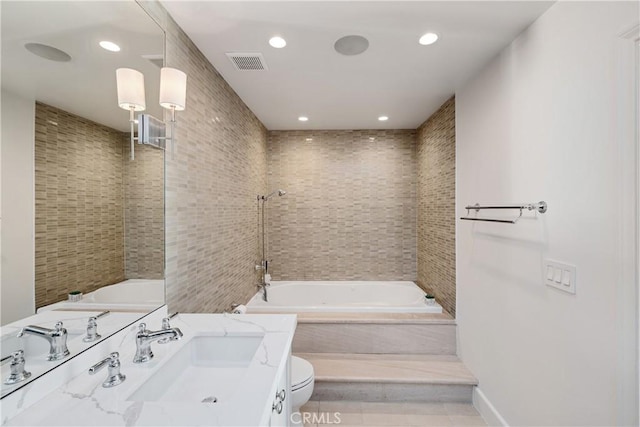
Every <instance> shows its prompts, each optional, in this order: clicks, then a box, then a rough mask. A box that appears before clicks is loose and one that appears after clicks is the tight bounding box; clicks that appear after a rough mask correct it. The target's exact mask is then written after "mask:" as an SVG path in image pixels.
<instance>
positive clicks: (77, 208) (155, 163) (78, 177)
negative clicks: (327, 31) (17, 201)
mask: <svg viewBox="0 0 640 427" xmlns="http://www.w3.org/2000/svg"><path fill="white" fill-rule="evenodd" d="M35 129H36V131H35V191H36V193H35V194H36V198H35V199H36V202H35V203H36V207H35V229H36V235H35V253H36V258H35V259H36V265H35V272H36V276H35V289H36V308H40V307H43V306H45V305H49V304H52V303H55V302H57V301H61V300H66V299H67V294H68V293H69V291H73V290H79V291H81V292H83V293H85V294H86V293H89V292H92V291H95V290H96V289H98V288H100V287H102V286H105V285H111V284H113V283H118V282H121V281H123V280H124V279H125V278H127V279H137V278H141V279H142V278H143V279H162V278H163V277H164V153H163V152H162V151H160V150H156V149H153V148H151V147H146V146H137V147H136V150H137V151H136V160H135V162H131V161H129V154H128V153H129V134H126V133H122V132H120V131H117V130H115V129H112V128H109V127H106V126H103V125H100V124H97V123H95V122H92V121H90V120H87V119H85V118H83V117H79V116H76V115H74V114H71V113H68V112H66V111H63V110H61V109H59V108H55V107H51V106H49V105H46V104H43V103H40V102H36V108H35Z"/></svg>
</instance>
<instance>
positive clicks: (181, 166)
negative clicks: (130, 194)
mask: <svg viewBox="0 0 640 427" xmlns="http://www.w3.org/2000/svg"><path fill="white" fill-rule="evenodd" d="M140 4H141V5H142V6H143V7H145V9H147V11H148V12H149V13H150V14H152V15H154V16H155V18H156V20H157V21H158V22H159V23H160V24H161V25H162V26H163V27H164V29H165V31H166V63H167V66H169V67H175V68H178V69H180V70H182V71H184V72H185V73H187V76H188V77H187V106H186V110H185V111H181V112H179V113H178V114H177V120H178V128H177V138H178V141H177V144H176V146H175V155H174V157H173V158H172V157H171V155H170V154H167V161H166V193H165V194H166V227H167V229H166V239H167V240H166V243H167V245H166V251H167V253H166V281H167V303H168V306H169V309H170V310H171V311H181V312H221V311H223V310H226V309H228V308H229V306H230V304H231V303H233V302H238V303H245V302H247V301H248V300H249V298H250V297H251V296H252V295H253V294H255V293H256V291H257V289H256V284H257V283H258V281H259V277H260V275H259V273H257V272H256V271H255V268H254V266H255V264H256V262H258V259H259V255H258V234H257V205H256V197H257V195H258V194H264V191H265V190H266V185H265V184H266V138H267V131H266V129H265V128H264V126H263V125H262V123H260V121H259V120H258V119H257V118H256V117H255V115H254V114H253V113H252V112H251V111H250V110H249V108H248V107H247V106H246V105H245V104H244V103H243V102H242V100H241V99H240V97H238V95H237V94H236V93H235V92H234V91H233V89H231V87H230V86H229V85H228V83H227V82H226V81H225V80H224V79H223V78H222V76H221V75H220V74H219V73H218V72H217V71H216V70H215V68H214V67H213V66H212V65H211V64H210V63H209V61H208V60H207V59H206V58H205V56H204V55H203V54H202V53H201V52H200V51H199V50H198V48H197V47H196V46H195V45H194V44H193V42H192V41H191V40H190V39H189V37H188V36H187V35H186V34H185V33H184V32H183V31H182V30H181V29H180V27H179V26H178V25H177V24H176V23H175V22H174V21H173V20H172V19H171V17H170V16H168V14H167V13H166V11H164V10H163V9H162V7H161V6H160V5H159V4H157V3H156V2H141V3H140Z"/></svg>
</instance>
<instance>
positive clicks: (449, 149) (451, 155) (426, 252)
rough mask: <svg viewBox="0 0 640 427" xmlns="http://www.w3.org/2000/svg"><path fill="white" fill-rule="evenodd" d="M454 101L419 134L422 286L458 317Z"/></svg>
mask: <svg viewBox="0 0 640 427" xmlns="http://www.w3.org/2000/svg"><path fill="white" fill-rule="evenodd" d="M455 125H456V120H455V99H454V98H451V99H449V100H448V101H447V102H445V103H444V104H443V105H442V106H441V107H440V108H439V109H438V111H436V112H435V113H434V114H433V115H432V116H431V117H429V119H428V120H427V121H426V122H424V123H423V124H422V126H420V127H419V128H418V144H417V153H418V193H417V196H418V198H417V200H418V282H417V283H418V285H420V286H421V287H422V288H423V289H424V290H425V291H427V292H429V293H432V294H434V295H435V296H436V299H437V300H438V302H440V304H441V305H442V306H443V307H444V308H445V310H447V311H448V312H449V313H450V314H451V315H452V316H455V314H456V252H455V250H456V244H455V188H456V187H455V177H456V171H455V166H456V127H455Z"/></svg>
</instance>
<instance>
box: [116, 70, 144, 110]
mask: <svg viewBox="0 0 640 427" xmlns="http://www.w3.org/2000/svg"><path fill="white" fill-rule="evenodd" d="M116 83H117V86H118V105H119V106H120V108H122V109H125V110H133V111H143V110H144V109H145V107H146V105H145V98H144V75H143V74H142V73H141V72H140V71H136V70H133V69H131V68H118V69H117V70H116Z"/></svg>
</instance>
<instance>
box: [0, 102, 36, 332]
mask: <svg viewBox="0 0 640 427" xmlns="http://www.w3.org/2000/svg"><path fill="white" fill-rule="evenodd" d="M1 97H2V98H1V103H2V105H1V108H2V119H1V120H2V122H1V126H2V134H1V136H2V145H1V150H2V155H1V162H2V163H1V164H2V167H1V175H2V178H1V185H2V187H1V188H2V189H1V199H2V200H1V207H2V238H1V241H2V243H1V247H2V249H1V258H2V263H1V270H0V274H1V282H0V308H1V310H0V324H2V325H4V324H6V323H9V322H12V321H14V320H17V319H21V318H23V317H26V316H30V315H32V314H34V313H35V294H34V288H35V259H34V257H35V247H34V200H35V199H34V136H35V135H34V126H35V101H34V100H32V99H25V98H22V97H20V96H17V95H14V94H12V93H9V92H6V91H2V94H1Z"/></svg>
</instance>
